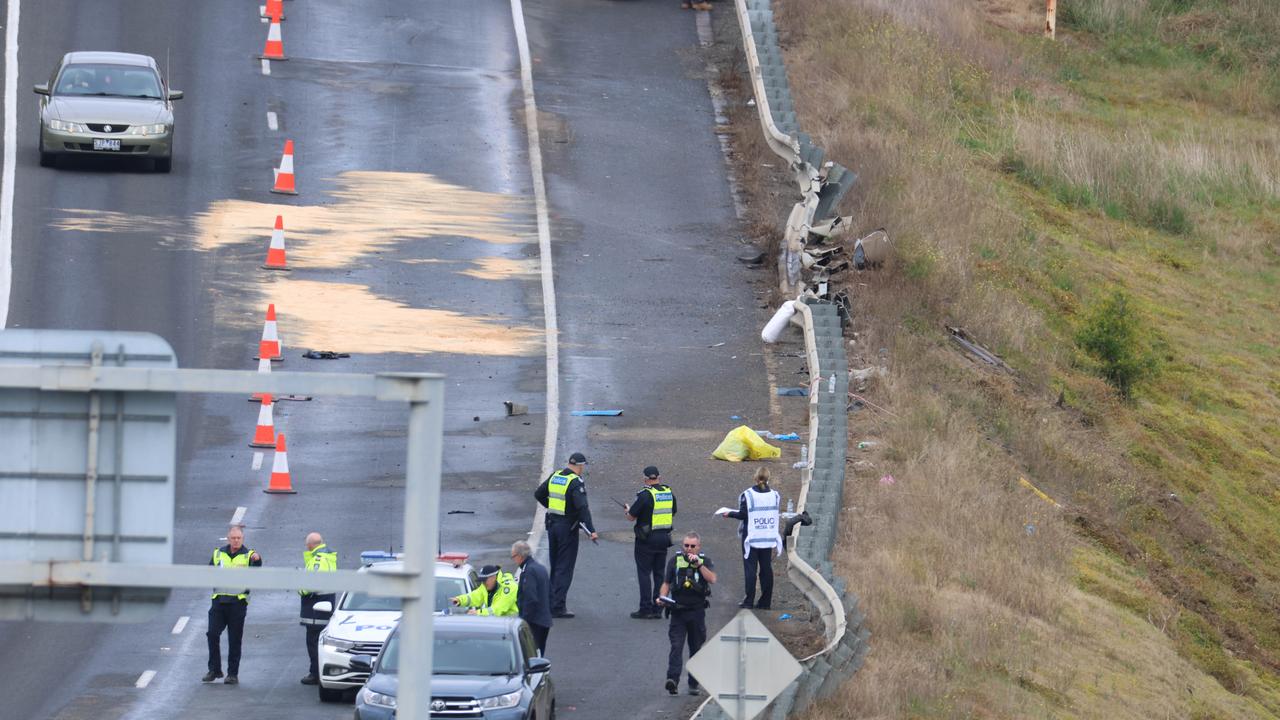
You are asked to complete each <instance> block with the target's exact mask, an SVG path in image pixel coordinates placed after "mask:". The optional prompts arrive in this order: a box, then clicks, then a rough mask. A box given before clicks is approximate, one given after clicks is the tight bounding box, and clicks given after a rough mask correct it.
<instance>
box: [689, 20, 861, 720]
mask: <svg viewBox="0 0 1280 720" xmlns="http://www.w3.org/2000/svg"><path fill="white" fill-rule="evenodd" d="M735 5H736V9H737V14H738V25H739V27H740V28H741V30H742V45H743V49H744V51H745V52H746V55H747V67H748V72H749V74H750V76H751V85H752V89H753V91H754V94H755V101H756V106H757V109H758V110H759V113H760V124H761V127H762V128H763V130H764V136H765V141H766V142H767V143H768V144H769V147H770V148H771V149H772V150H773V152H774V153H776V154H777V155H778V156H779V157H781V158H782V159H784V160H786V161H787V166H788V168H789V169H790V171H791V172H792V174H793V176H794V178H795V181H796V184H797V185H798V186H799V188H800V192H801V199H800V201H799V202H797V203H796V204H795V206H793V207H792V209H791V214H790V216H789V217H788V219H787V224H786V228H785V231H784V233H785V234H784V238H783V240H784V242H783V249H782V252H781V254H780V257H779V277H780V284H781V287H782V290H783V292H784V293H786V294H788V295H793V294H798V295H799V299H798V300H797V301H796V304H795V309H796V314H795V315H794V316H793V317H792V322H795V323H797V324H799V325H800V326H801V327H802V328H803V329H804V339H805V353H806V357H807V359H808V366H809V369H810V373H811V376H810V380H811V384H810V388H809V437H808V457H809V463H808V465H807V466H806V467H804V468H803V469H802V471H801V490H800V501H799V507H798V508H797V509H798V510H801V511H804V510H807V511H809V514H810V515H811V516H812V517H813V520H814V523H813V525H812V526H810V527H809V528H804V527H802V526H799V525H797V526H796V527H795V528H794V529H793V531H792V534H791V536H790V538H789V541H788V546H787V560H788V563H787V576H788V578H789V579H790V580H791V582H792V584H794V585H795V586H796V587H797V588H799V589H800V591H801V592H802V593H804V595H805V597H806V598H807V599H808V601H809V603H810V604H811V605H812V606H813V608H814V611H815V613H816V615H817V616H819V617H820V618H821V619H822V624H823V638H824V639H825V641H826V642H825V644H824V646H823V648H822V650H821V651H819V652H817V653H815V654H813V655H810V656H809V657H807V658H804V659H803V660H801V665H802V666H803V667H804V672H803V673H802V674H801V675H800V677H799V678H797V679H796V681H795V682H793V683H792V684H791V685H790V686H789V687H788V688H787V689H786V690H785V691H783V693H782V694H781V695H779V696H778V698H777V699H776V700H774V702H773V703H772V704H771V705H770V706H769V708H768V709H766V710H765V712H764V714H763V715H762V717H768V718H770V720H785V718H786V717H788V715H790V714H791V713H797V712H801V711H803V710H805V709H806V708H807V707H809V705H810V704H812V703H813V702H814V701H815V700H817V699H819V698H822V697H825V696H827V695H830V694H831V693H832V692H833V691H834V690H835V689H836V688H837V687H838V686H839V685H840V683H841V682H843V681H844V680H846V679H848V678H849V677H851V676H852V675H853V674H854V673H855V672H857V670H858V668H860V667H861V666H862V663H863V660H864V659H865V657H866V653H867V649H868V644H867V640H868V638H869V637H870V633H869V632H868V631H867V630H866V628H864V627H863V621H864V619H865V618H864V615H863V614H862V612H861V611H859V609H858V598H857V596H856V595H854V594H853V593H851V592H849V591H848V589H847V588H846V587H845V582H844V580H843V579H842V578H839V577H836V576H835V574H834V572H833V567H832V564H831V560H830V556H831V552H832V549H833V548H834V547H835V541H836V534H837V531H838V529H839V526H840V513H841V510H843V508H844V478H845V472H844V468H845V452H846V449H847V446H848V399H849V365H848V360H847V358H846V357H845V351H844V345H843V342H844V341H843V324H842V318H841V315H842V313H844V312H847V305H846V306H844V307H841V306H840V305H837V304H835V303H832V302H827V301H826V300H824V299H823V298H825V297H826V295H827V280H828V278H829V273H830V272H833V271H834V269H833V268H834V265H833V262H832V261H834V260H835V259H836V256H838V255H839V254H840V253H841V252H842V251H843V248H842V247H839V246H837V247H830V246H827V247H822V246H821V243H822V242H823V241H824V240H827V239H832V238H835V237H836V236H837V235H838V234H840V233H841V232H842V231H843V230H844V229H845V228H847V227H848V226H849V222H848V218H842V217H839V216H837V215H835V209H836V206H837V204H838V203H839V201H840V199H841V198H842V197H843V196H844V194H845V193H846V192H848V191H849V188H850V187H852V186H853V183H854V180H855V179H856V176H855V175H854V173H853V172H851V171H850V170H848V169H847V168H845V167H844V166H842V165H838V164H836V163H834V162H829V161H826V160H825V153H824V151H823V149H822V148H820V147H818V146H817V145H814V144H813V142H812V140H811V139H810V137H809V136H808V135H805V134H804V133H801V132H800V130H799V125H798V124H797V121H796V113H795V106H794V103H793V100H792V97H791V88H790V85H789V83H788V81H787V72H786V67H785V65H784V63H783V59H782V49H781V48H780V47H779V45H778V31H777V27H776V26H775V25H774V22H773V11H772V9H771V7H770V4H769V0H735ZM815 246H816V247H815ZM802 270H808V271H809V280H808V282H806V283H803V286H802V282H801V271H802ZM693 717H694V718H702V719H704V720H711V719H720V718H724V717H726V715H725V713H724V712H723V711H722V710H721V709H720V707H719V706H718V705H716V704H715V703H714V702H713V701H711V700H708V701H707V702H705V703H703V704H702V706H701V707H699V708H698V710H697V711H696V712H695V713H694V715H693Z"/></svg>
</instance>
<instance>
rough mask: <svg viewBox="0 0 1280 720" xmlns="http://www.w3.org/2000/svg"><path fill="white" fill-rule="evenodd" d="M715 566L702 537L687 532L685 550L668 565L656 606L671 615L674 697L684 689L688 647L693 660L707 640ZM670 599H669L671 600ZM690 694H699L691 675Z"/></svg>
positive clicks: (670, 666) (669, 672)
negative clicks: (705, 552) (663, 606)
mask: <svg viewBox="0 0 1280 720" xmlns="http://www.w3.org/2000/svg"><path fill="white" fill-rule="evenodd" d="M715 581H716V573H715V564H713V563H712V562H711V558H708V557H707V556H706V555H703V554H702V538H700V537H698V533H696V532H689V533H685V536H684V540H683V542H682V546H681V551H680V552H678V553H676V554H675V556H674V557H672V558H671V561H670V562H668V563H667V573H666V578H665V581H664V582H663V583H662V588H661V589H660V590H659V591H658V595H659V597H658V599H657V600H655V601H654V602H655V603H658V604H660V605H665V606H666V609H667V612H669V613H670V614H671V624H670V625H668V626H667V638H668V639H669V640H671V654H670V655H668V656H667V683H666V688H667V692H669V693H671V694H672V695H675V694H676V690H677V689H679V687H680V671H681V669H682V667H683V660H684V657H683V656H684V645H685V643H686V642H688V644H689V657H693V656H694V655H695V654H697V652H698V650H699V649H700V648H701V647H702V643H704V642H706V640H707V608H708V607H709V606H710V605H711V603H710V602H708V601H707V598H708V597H711V586H712V585H713V584H715ZM668 598H669V600H668ZM689 694H690V695H697V694H698V681H697V680H695V679H694V677H693V676H692V675H690V676H689Z"/></svg>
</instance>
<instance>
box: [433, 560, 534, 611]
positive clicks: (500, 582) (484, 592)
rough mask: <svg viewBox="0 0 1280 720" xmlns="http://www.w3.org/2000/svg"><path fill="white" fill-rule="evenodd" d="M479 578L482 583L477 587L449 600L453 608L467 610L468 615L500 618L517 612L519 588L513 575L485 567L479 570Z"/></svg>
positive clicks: (500, 569) (492, 566)
mask: <svg viewBox="0 0 1280 720" xmlns="http://www.w3.org/2000/svg"><path fill="white" fill-rule="evenodd" d="M479 578H480V580H481V581H482V582H481V583H480V586H479V587H477V588H476V589H475V590H472V591H471V592H469V593H467V594H465V595H459V596H457V597H455V598H453V599H452V600H450V602H451V603H453V605H454V607H464V608H469V609H468V610H467V614H468V615H493V616H495V617H502V616H504V615H515V614H516V613H517V612H519V607H518V605H517V602H516V599H517V596H518V594H519V592H520V588H519V585H517V583H516V576H515V575H512V574H511V573H509V572H502V568H501V567H499V566H497V565H485V566H484V567H482V568H480V573H479Z"/></svg>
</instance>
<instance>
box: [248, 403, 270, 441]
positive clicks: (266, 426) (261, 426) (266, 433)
mask: <svg viewBox="0 0 1280 720" xmlns="http://www.w3.org/2000/svg"><path fill="white" fill-rule="evenodd" d="M271 405H272V403H271V393H263V395H262V407H261V408H259V409H258V427H257V429H256V430H254V431H253V442H251V443H249V447H260V448H269V447H275V446H276V425H275V422H274V421H273V420H272V419H271Z"/></svg>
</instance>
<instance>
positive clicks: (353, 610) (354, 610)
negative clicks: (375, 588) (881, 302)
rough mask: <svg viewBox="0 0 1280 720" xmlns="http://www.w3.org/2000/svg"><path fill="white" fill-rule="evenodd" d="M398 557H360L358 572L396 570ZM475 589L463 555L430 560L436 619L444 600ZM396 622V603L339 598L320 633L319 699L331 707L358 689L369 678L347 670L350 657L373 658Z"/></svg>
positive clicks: (356, 596)
mask: <svg viewBox="0 0 1280 720" xmlns="http://www.w3.org/2000/svg"><path fill="white" fill-rule="evenodd" d="M399 558H400V555H399V554H398V553H397V554H391V553H386V552H381V551H374V552H364V553H361V554H360V560H361V562H362V563H363V567H361V568H360V570H359V572H368V571H369V568H371V567H373V566H374V565H378V566H379V567H380V568H386V569H388V570H398V569H400V567H401V566H402V562H401V561H400V559H399ZM479 584H480V581H479V579H478V578H477V577H476V571H475V570H474V569H473V568H472V567H471V565H469V564H468V563H467V555H466V554H464V553H443V554H441V555H440V557H439V558H438V559H437V560H436V602H435V610H436V614H437V615H443V614H444V613H445V612H446V611H447V610H448V608H449V607H450V606H449V599H450V598H453V597H455V596H457V595H462V594H464V593H469V592H471V591H472V590H473V589H475V588H476V587H477V586H478V585H479ZM399 622H400V600H399V598H382V597H371V596H369V595H367V594H365V593H362V592H344V593H342V594H341V595H339V596H338V606H337V607H336V608H334V610H333V615H332V616H330V618H329V624H328V625H326V626H325V628H324V631H322V632H321V633H320V657H319V665H320V685H319V690H320V699H321V700H322V701H324V702H337V701H339V700H341V699H342V697H343V695H344V694H345V693H346V691H348V690H357V689H359V688H360V687H362V686H363V685H364V683H365V681H366V680H368V679H369V673H368V672H367V671H365V672H358V671H354V670H352V669H351V657H352V656H353V655H374V656H376V655H377V654H378V652H379V651H381V650H382V645H383V643H385V642H386V641H387V636H389V635H390V634H391V631H392V630H394V629H395V627H396V625H397V623H399Z"/></svg>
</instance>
